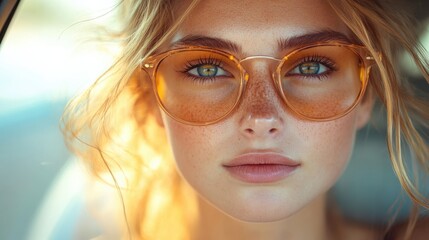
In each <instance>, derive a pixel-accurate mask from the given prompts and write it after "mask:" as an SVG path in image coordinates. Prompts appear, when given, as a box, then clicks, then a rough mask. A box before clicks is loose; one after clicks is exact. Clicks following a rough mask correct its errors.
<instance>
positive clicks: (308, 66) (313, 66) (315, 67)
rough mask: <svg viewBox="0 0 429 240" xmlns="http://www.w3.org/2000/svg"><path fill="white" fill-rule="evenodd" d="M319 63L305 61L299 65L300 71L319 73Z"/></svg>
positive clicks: (303, 72)
mask: <svg viewBox="0 0 429 240" xmlns="http://www.w3.org/2000/svg"><path fill="white" fill-rule="evenodd" d="M319 68H320V66H319V64H318V63H314V62H310V63H303V64H301V65H300V66H299V71H300V72H301V73H302V74H317V73H318V72H319Z"/></svg>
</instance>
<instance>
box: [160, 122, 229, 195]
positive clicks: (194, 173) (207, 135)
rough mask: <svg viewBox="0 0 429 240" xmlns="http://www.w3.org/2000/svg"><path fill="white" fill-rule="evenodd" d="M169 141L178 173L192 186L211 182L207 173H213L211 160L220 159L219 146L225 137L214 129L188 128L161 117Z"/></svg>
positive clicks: (204, 127)
mask: <svg viewBox="0 0 429 240" xmlns="http://www.w3.org/2000/svg"><path fill="white" fill-rule="evenodd" d="M163 119H164V126H165V130H166V133H167V137H168V140H169V142H170V145H171V149H172V151H173V156H174V159H175V161H176V164H177V167H178V169H179V171H180V172H181V174H182V175H183V176H184V177H185V179H186V180H188V182H189V183H190V184H191V185H194V187H195V185H196V184H199V183H200V182H201V181H204V180H206V181H207V182H208V181H210V180H212V181H213V182H215V181H214V179H210V178H211V177H210V176H213V174H210V175H208V174H207V171H208V172H216V169H217V166H216V161H215V160H214V159H216V158H218V157H219V155H220V154H219V150H218V149H219V148H220V146H218V144H215V142H222V141H224V140H221V139H222V138H224V137H225V134H223V133H222V131H221V128H219V127H216V126H215V125H213V126H201V127H195V126H187V125H183V124H180V123H178V122H176V121H174V120H171V119H170V118H168V117H165V116H164V117H163Z"/></svg>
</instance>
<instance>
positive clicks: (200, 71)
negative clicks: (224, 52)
mask: <svg viewBox="0 0 429 240" xmlns="http://www.w3.org/2000/svg"><path fill="white" fill-rule="evenodd" d="M188 73H189V74H191V75H193V76H195V77H201V78H213V77H218V76H226V75H227V73H226V71H224V70H223V69H222V68H221V67H219V66H216V65H214V64H200V65H197V66H194V67H193V68H191V69H190V70H188Z"/></svg>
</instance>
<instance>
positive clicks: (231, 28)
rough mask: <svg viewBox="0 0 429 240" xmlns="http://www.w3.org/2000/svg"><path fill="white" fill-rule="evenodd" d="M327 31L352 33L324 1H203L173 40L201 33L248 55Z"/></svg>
mask: <svg viewBox="0 0 429 240" xmlns="http://www.w3.org/2000/svg"><path fill="white" fill-rule="evenodd" d="M324 30H332V31H337V32H342V33H344V34H346V35H349V31H348V29H347V27H346V26H345V24H344V23H343V22H342V21H341V20H340V19H339V18H338V17H337V16H336V14H335V13H334V11H333V10H332V9H331V8H330V6H329V4H328V3H327V2H326V1H325V0H277V1H274V0H272V1H269V0H267V1H260V0H241V1H231V0H203V1H200V2H199V3H198V5H197V6H196V7H195V8H194V9H193V11H192V12H191V13H190V14H189V15H188V17H187V18H186V19H185V21H184V22H183V24H182V25H181V26H180V28H179V31H178V32H177V34H176V35H175V36H174V38H173V40H172V41H173V42H174V41H177V40H180V39H181V38H183V37H186V36H188V35H202V36H208V37H215V38H222V39H225V40H228V41H232V42H234V43H237V44H238V45H240V46H241V47H242V49H243V50H244V51H245V52H247V53H249V54H262V52H265V53H268V52H267V51H269V50H268V47H269V46H271V49H272V46H275V45H276V44H277V42H278V41H279V39H284V38H289V37H293V36H297V35H304V34H307V33H310V32H318V31H324Z"/></svg>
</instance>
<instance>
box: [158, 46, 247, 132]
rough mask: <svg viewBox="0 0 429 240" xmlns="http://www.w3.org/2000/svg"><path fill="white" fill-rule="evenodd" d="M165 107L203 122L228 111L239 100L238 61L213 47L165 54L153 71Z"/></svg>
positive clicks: (183, 117) (173, 113)
mask: <svg viewBox="0 0 429 240" xmlns="http://www.w3.org/2000/svg"><path fill="white" fill-rule="evenodd" d="M155 75H156V76H155V79H156V80H155V81H156V90H157V93H158V97H159V100H160V102H161V104H162V106H163V107H164V108H165V110H166V111H167V112H168V113H169V114H170V115H171V116H172V117H174V118H177V119H180V120H182V121H185V122H192V123H197V124H204V123H209V122H213V121H216V120H218V119H220V118H222V117H224V116H225V115H226V114H228V113H229V112H230V111H231V110H232V109H233V108H234V106H235V104H236V103H237V101H238V96H239V94H240V91H241V85H242V83H241V76H240V69H239V67H238V62H237V61H236V60H235V59H234V58H233V57H232V56H229V55H225V54H221V53H218V52H215V51H213V52H212V51H202V50H187V51H181V52H175V53H174V54H172V55H169V56H168V57H166V58H164V59H163V60H162V61H161V62H160V64H159V65H158V68H157V69H156V73H155Z"/></svg>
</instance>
